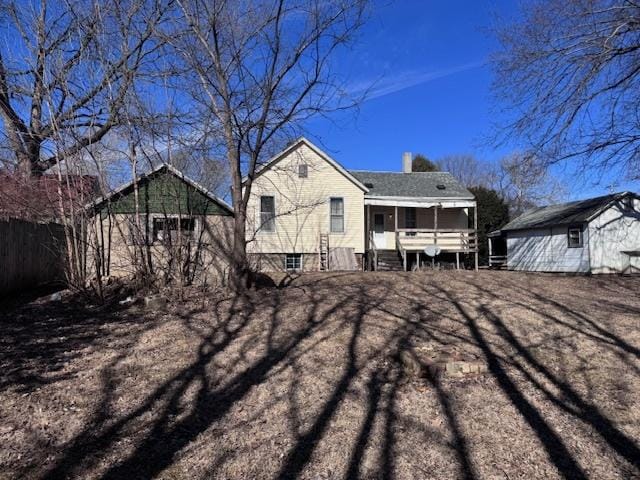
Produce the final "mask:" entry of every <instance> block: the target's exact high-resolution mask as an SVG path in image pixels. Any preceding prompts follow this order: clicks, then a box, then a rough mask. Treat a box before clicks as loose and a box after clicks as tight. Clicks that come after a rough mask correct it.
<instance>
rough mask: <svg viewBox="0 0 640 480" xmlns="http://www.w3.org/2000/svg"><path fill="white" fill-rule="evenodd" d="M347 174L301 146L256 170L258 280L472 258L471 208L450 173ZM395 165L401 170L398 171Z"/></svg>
mask: <svg viewBox="0 0 640 480" xmlns="http://www.w3.org/2000/svg"><path fill="white" fill-rule="evenodd" d="M411 159H412V157H411V154H409V153H405V154H404V156H403V161H402V169H399V171H396V172H372V171H355V170H351V171H350V170H347V169H346V168H344V167H343V166H342V165H340V163H338V162H337V161H336V160H334V159H333V158H331V157H330V156H329V155H328V154H327V153H325V152H323V151H322V150H321V149H320V148H318V147H317V146H316V145H314V144H313V143H311V142H310V141H308V140H307V139H305V138H301V139H299V140H298V141H296V142H294V143H292V144H291V145H289V146H288V147H287V148H286V149H285V150H283V151H282V152H280V153H279V154H278V155H276V156H275V157H273V158H272V159H271V160H270V161H268V162H267V163H266V164H264V165H263V166H262V168H260V169H259V171H257V172H256V175H255V177H254V179H253V185H252V189H251V195H250V197H249V203H248V208H247V241H248V245H247V250H248V253H249V255H250V257H251V258H252V260H253V262H254V264H255V267H256V268H258V269H260V270H297V271H300V270H307V271H308V270H355V269H361V268H365V267H366V268H371V269H375V270H383V269H397V270H410V269H412V268H414V267H418V266H420V265H421V264H423V263H424V262H427V261H429V259H427V258H426V255H425V254H424V253H423V252H424V249H425V247H426V246H428V245H436V246H437V247H438V250H439V251H440V252H441V253H440V255H439V260H442V261H443V262H444V261H449V262H450V263H452V264H456V263H457V264H458V265H460V257H461V255H474V256H476V257H477V246H476V224H475V218H476V212H475V209H476V201H475V198H474V196H473V194H472V193H471V192H469V191H468V190H467V189H465V188H464V187H463V186H462V185H460V183H459V182H458V181H456V180H455V178H453V176H452V175H450V174H449V173H446V172H412V171H411ZM398 163H400V162H398Z"/></svg>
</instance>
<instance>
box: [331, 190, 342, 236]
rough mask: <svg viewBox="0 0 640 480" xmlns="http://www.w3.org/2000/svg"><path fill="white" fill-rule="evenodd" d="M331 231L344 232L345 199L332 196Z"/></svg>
mask: <svg viewBox="0 0 640 480" xmlns="http://www.w3.org/2000/svg"><path fill="white" fill-rule="evenodd" d="M330 223H331V225H330V231H331V233H343V232H344V199H343V198H332V199H331V220H330Z"/></svg>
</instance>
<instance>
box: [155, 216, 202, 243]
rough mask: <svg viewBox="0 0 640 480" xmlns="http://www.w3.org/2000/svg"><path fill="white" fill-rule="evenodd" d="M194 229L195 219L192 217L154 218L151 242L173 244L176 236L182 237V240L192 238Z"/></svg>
mask: <svg viewBox="0 0 640 480" xmlns="http://www.w3.org/2000/svg"><path fill="white" fill-rule="evenodd" d="M195 229H196V219H195V218H193V217H182V218H179V217H154V218H153V241H154V242H165V241H167V242H168V241H171V242H175V241H177V239H178V237H177V236H178V235H182V237H183V238H189V237H192V236H193V232H194V231H195Z"/></svg>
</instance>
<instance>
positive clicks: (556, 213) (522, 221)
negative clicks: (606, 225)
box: [501, 192, 638, 231]
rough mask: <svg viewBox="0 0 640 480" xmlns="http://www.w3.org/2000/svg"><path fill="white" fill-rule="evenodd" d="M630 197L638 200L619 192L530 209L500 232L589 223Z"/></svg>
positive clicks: (632, 194) (628, 194) (634, 195)
mask: <svg viewBox="0 0 640 480" xmlns="http://www.w3.org/2000/svg"><path fill="white" fill-rule="evenodd" d="M630 195H631V196H633V197H635V198H638V196H637V195H636V194H634V193H632V192H619V193H612V194H610V195H603V196H601V197H595V198H587V199H585V200H578V201H575V202H568V203H560V204H557V205H547V206H546V207H536V208H531V209H529V210H527V211H526V212H524V213H523V214H522V215H520V216H519V217H517V218H515V219H514V220H511V221H510V222H509V223H507V224H506V225H505V226H504V227H502V228H501V230H502V231H509V230H523V229H530V228H545V227H552V226H554V225H569V224H577V223H585V222H589V221H591V220H592V219H593V218H595V217H597V216H598V215H599V214H600V213H601V212H602V211H604V210H606V209H607V208H609V207H610V206H611V205H613V204H614V203H615V202H619V201H620V200H622V199H623V198H625V197H627V196H630Z"/></svg>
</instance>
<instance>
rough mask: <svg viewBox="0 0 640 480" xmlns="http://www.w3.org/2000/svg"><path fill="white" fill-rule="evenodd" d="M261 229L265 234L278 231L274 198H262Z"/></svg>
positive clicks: (266, 196)
mask: <svg viewBox="0 0 640 480" xmlns="http://www.w3.org/2000/svg"><path fill="white" fill-rule="evenodd" d="M260 229H261V230H262V231H264V232H275V231H276V199H275V197H273V196H268V195H263V196H261V197H260Z"/></svg>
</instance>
